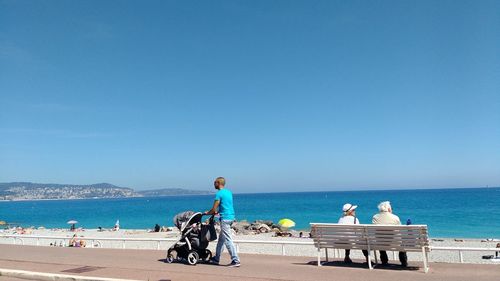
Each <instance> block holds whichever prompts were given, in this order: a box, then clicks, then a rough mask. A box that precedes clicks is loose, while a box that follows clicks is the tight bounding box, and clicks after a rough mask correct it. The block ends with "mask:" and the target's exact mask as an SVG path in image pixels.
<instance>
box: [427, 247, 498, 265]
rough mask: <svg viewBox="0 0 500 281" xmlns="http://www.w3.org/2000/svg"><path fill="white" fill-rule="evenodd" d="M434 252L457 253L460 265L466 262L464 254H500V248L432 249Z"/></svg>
mask: <svg viewBox="0 0 500 281" xmlns="http://www.w3.org/2000/svg"><path fill="white" fill-rule="evenodd" d="M430 248H431V250H432V251H456V252H458V259H459V261H460V263H463V262H464V256H463V252H490V251H491V252H500V248H481V247H430Z"/></svg>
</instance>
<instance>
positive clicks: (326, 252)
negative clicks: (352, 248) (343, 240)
mask: <svg viewBox="0 0 500 281" xmlns="http://www.w3.org/2000/svg"><path fill="white" fill-rule="evenodd" d="M334 251H335V249H334ZM325 257H326V262H328V248H325Z"/></svg>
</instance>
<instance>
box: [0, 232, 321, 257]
mask: <svg viewBox="0 0 500 281" xmlns="http://www.w3.org/2000/svg"><path fill="white" fill-rule="evenodd" d="M1 238H13V239H14V240H13V241H14V244H18V243H17V241H19V242H20V243H19V244H20V245H24V239H36V245H37V246H40V240H41V239H51V240H59V241H60V240H62V241H64V244H65V245H67V243H66V241H68V242H69V241H70V240H71V238H72V237H64V236H35V235H19V234H10V235H0V239H1ZM80 238H85V240H86V241H89V242H90V247H91V248H94V247H95V245H96V244H98V248H101V247H102V243H101V242H100V241H121V242H122V246H121V247H122V249H126V242H127V241H130V242H133V241H134V242H156V249H157V250H161V246H160V244H161V242H166V241H169V242H175V241H177V240H178V239H176V238H119V237H90V236H89V237H80ZM233 242H234V244H235V247H236V251H238V252H239V250H240V247H239V245H240V244H261V245H262V244H270V245H281V254H282V255H283V256H285V255H286V250H285V246H286V245H311V246H312V245H314V243H313V242H312V241H286V240H281V241H261V240H238V239H235V240H233Z"/></svg>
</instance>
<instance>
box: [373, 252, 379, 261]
mask: <svg viewBox="0 0 500 281" xmlns="http://www.w3.org/2000/svg"><path fill="white" fill-rule="evenodd" d="M373 255H374V256H375V263H376V264H378V258H377V251H373Z"/></svg>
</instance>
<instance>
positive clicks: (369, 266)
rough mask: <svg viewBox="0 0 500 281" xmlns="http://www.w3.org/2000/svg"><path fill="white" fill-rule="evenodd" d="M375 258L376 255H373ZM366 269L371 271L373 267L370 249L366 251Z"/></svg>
mask: <svg viewBox="0 0 500 281" xmlns="http://www.w3.org/2000/svg"><path fill="white" fill-rule="evenodd" d="M375 256H377V254H375ZM368 268H369V269H373V266H372V251H371V250H370V249H368Z"/></svg>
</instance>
